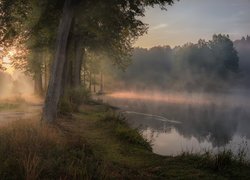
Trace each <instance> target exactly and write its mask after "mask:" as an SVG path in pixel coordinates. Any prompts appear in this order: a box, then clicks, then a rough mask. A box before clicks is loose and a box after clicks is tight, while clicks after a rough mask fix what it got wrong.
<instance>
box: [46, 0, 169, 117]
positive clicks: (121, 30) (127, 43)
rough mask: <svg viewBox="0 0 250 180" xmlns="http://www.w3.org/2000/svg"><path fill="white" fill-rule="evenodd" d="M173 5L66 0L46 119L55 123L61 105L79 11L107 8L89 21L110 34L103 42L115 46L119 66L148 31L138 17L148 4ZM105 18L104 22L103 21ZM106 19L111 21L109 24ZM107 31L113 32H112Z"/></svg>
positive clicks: (156, 1)
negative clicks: (133, 45) (135, 41)
mask: <svg viewBox="0 0 250 180" xmlns="http://www.w3.org/2000/svg"><path fill="white" fill-rule="evenodd" d="M172 3H173V1H172V0H150V1H148V0H145V1H137V0H134V1H133V0H132V1H131V0H130V1H116V0H110V1H105V2H103V1H80V0H65V2H64V9H63V13H62V17H61V22H60V25H59V28H58V34H57V43H56V51H55V59H54V61H53V66H52V74H51V77H50V82H49V87H48V92H47V96H46V99H45V105H44V111H43V117H42V119H43V120H45V121H46V122H53V121H54V120H55V119H56V115H57V106H58V102H59V98H60V92H61V87H62V84H61V83H62V76H63V69H64V65H65V62H66V48H67V44H68V37H69V34H70V29H71V25H72V21H73V18H74V15H76V14H78V12H79V11H77V10H79V8H82V9H81V11H82V10H86V11H89V7H100V8H101V7H105V9H104V11H96V12H98V13H97V14H98V15H97V16H96V17H97V18H93V19H92V18H89V20H95V19H96V20H99V21H95V24H97V25H98V27H99V28H102V29H103V30H104V32H106V33H105V35H107V36H106V38H103V40H105V41H103V44H108V47H113V48H112V53H114V52H116V53H115V55H116V56H113V58H114V59H115V60H116V62H117V63H118V64H122V61H121V59H123V57H128V56H127V55H128V52H129V51H130V50H131V43H132V42H133V40H134V38H136V37H137V36H139V35H142V34H143V33H144V32H145V31H144V28H145V24H144V23H142V22H141V21H140V20H137V19H136V17H138V16H143V15H144V12H145V7H146V6H148V5H150V6H153V5H155V4H159V5H160V6H161V7H162V8H164V7H165V5H167V4H172ZM93 5H94V6H93ZM90 10H93V8H92V9H91V8H90ZM74 13H75V14H74ZM85 15H87V14H85ZM91 15H92V13H91ZM107 15H109V16H107ZM103 17H104V19H102V18H103ZM106 17H107V18H108V19H109V20H110V21H107V19H106ZM101 20H103V21H101ZM123 20H124V21H123ZM103 22H105V26H104V25H103ZM83 23H84V22H83ZM108 24H110V26H108ZM107 30H109V32H108V33H107ZM108 34H109V36H108ZM102 37H105V36H102ZM93 40H94V39H93ZM107 40H108V41H107ZM109 40H112V41H109ZM99 42H100V41H99ZM114 50H115V51H114ZM110 54H111V52H110Z"/></svg>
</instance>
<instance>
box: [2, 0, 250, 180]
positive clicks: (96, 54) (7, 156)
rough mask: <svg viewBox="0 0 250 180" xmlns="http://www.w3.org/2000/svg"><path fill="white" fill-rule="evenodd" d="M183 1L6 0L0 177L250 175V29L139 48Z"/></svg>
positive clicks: (3, 13)
mask: <svg viewBox="0 0 250 180" xmlns="http://www.w3.org/2000/svg"><path fill="white" fill-rule="evenodd" d="M179 3H181V1H179V0H124V1H119V0H107V1H102V0H53V1H49V0H0V179H26V180H33V179H34V180H35V179H212V178H216V179H231V178H234V179H248V178H249V177H250V163H249V160H248V159H249V157H248V155H249V150H248V144H247V142H248V141H249V134H248V131H247V130H246V128H245V127H246V126H247V124H248V122H249V121H248V119H249V113H248V111H247V108H248V107H249V106H248V99H247V98H245V99H244V97H243V98H242V97H240V98H242V99H243V100H244V101H241V99H240V98H239V99H240V100H239V101H238V99H237V103H238V104H237V103H235V104H234V103H233V104H232V103H231V102H232V101H234V98H235V97H232V98H231V97H230V98H224V99H223V98H221V99H220V100H218V101H217V96H213V95H211V94H205V93H218V97H219V96H220V94H219V93H223V96H221V97H224V96H225V97H227V95H228V96H229V95H230V94H227V92H231V91H238V90H242V89H243V90H244V91H248V90H249V88H250V80H249V76H250V71H249V70H250V69H249V68H250V60H249V57H250V53H249V52H250V51H249V50H250V37H249V36H246V37H243V38H242V39H241V40H236V41H233V40H231V39H230V36H229V35H227V34H226V33H221V34H219V33H218V34H216V33H215V34H214V35H213V36H212V37H211V40H203V39H200V40H199V41H198V42H197V43H191V42H187V43H186V44H185V45H183V46H175V47H170V46H168V45H159V46H156V47H152V48H149V49H147V48H142V47H135V43H136V42H137V40H138V39H139V38H140V37H142V36H144V35H146V34H147V33H148V32H149V28H150V25H149V24H147V23H146V22H144V21H143V18H144V17H145V16H146V15H147V11H148V9H149V8H158V9H159V11H161V12H165V13H168V10H169V9H170V8H172V7H174V6H175V5H176V4H179ZM201 38H202V37H201ZM144 91H145V92H146V91H148V92H150V93H149V94H145V93H144ZM151 91H152V92H151ZM153 91H154V93H156V95H155V96H153V94H154V93H153ZM123 92H125V94H123ZM198 92H202V93H204V94H205V95H204V96H203V95H202V97H200V96H199V97H198V98H197V97H195V95H196V94H195V93H198ZM117 93H118V96H117ZM119 93H121V94H120V95H119ZM126 93H127V94H126ZM133 93H134V94H133ZM181 93H183V94H181ZM210 95H211V96H213V97H212V98H207V97H210ZM206 98H207V99H206ZM237 98H238V97H237ZM225 99H226V100H228V101H225ZM225 103H226V105H224V104H225ZM231 104H232V105H231ZM222 106H223V107H222ZM239 118H241V119H240V120H239ZM134 119H135V120H134ZM224 120H227V122H226V123H225V121H224ZM132 121H133V122H132ZM235 121H237V122H235ZM131 122H132V123H131ZM134 124H137V125H138V126H135V127H134ZM143 125H147V127H144V126H143ZM236 125H237V126H236ZM204 126H205V127H204ZM218 129H219V130H218ZM238 129H240V131H241V132H242V133H243V135H244V137H242V136H241V134H240V135H239V137H238V136H237V135H238V134H236V133H237V130H238ZM169 132H170V133H176V134H177V135H176V137H178V136H180V137H181V138H184V139H185V138H186V139H185V142H189V141H195V142H196V143H198V146H199V145H200V144H201V143H204V144H207V145H208V147H209V148H208V149H205V150H204V149H203V150H202V151H201V150H200V151H199V150H198V148H197V149H195V151H194V152H192V150H190V149H188V150H185V149H181V151H180V149H178V150H177V149H175V150H174V151H176V152H177V153H172V152H171V153H168V154H165V153H160V152H159V151H160V150H161V149H160V150H159V149H157V147H158V143H159V142H158V141H157V138H158V137H160V135H162V134H161V133H163V134H164V135H167V133H169ZM155 133H156V135H155ZM147 136H149V138H148V137H147ZM237 138H238V139H239V140H238V139H237ZM234 139H236V143H238V142H239V141H241V140H242V142H243V143H241V144H240V146H239V148H238V147H237V148H238V149H237V150H234V149H230V148H228V147H227V146H230V142H231V141H232V142H233V140H234ZM245 142H246V143H245ZM161 143H162V142H160V144H161ZM168 143H169V142H167V141H166V143H165V145H166V144H167V146H169V147H171V146H172V145H174V144H175V143H178V147H180V146H179V145H181V146H182V144H181V143H180V139H178V138H176V140H174V141H172V143H173V144H171V143H169V144H168ZM199 143H200V144H199ZM193 144H194V143H192V142H191V143H189V145H193ZM241 145H242V146H241ZM181 148H183V147H181ZM195 148H196V147H195ZM169 149H171V148H169ZM191 149H192V147H191ZM217 150H218V151H217ZM166 152H167V151H166Z"/></svg>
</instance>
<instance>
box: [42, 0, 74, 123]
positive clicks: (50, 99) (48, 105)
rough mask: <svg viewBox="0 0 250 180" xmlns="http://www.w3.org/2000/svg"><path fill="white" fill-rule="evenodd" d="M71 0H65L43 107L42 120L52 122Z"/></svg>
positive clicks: (65, 43)
mask: <svg viewBox="0 0 250 180" xmlns="http://www.w3.org/2000/svg"><path fill="white" fill-rule="evenodd" d="M72 1H73V0H65V2H64V9H63V14H62V18H61V21H60V24H59V28H58V34H57V42H56V52H55V59H54V62H53V66H52V72H51V76H50V80H49V86H48V91H47V95H46V99H45V104H44V108H43V115H42V120H43V121H45V122H49V123H52V122H54V121H55V120H56V117H57V107H58V102H59V98H60V93H61V87H62V76H63V69H64V65H65V61H66V49H67V44H68V36H69V32H70V28H71V24H72V19H73V14H74V13H73V9H74V8H73V5H72Z"/></svg>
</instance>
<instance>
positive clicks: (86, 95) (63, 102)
mask: <svg viewBox="0 0 250 180" xmlns="http://www.w3.org/2000/svg"><path fill="white" fill-rule="evenodd" d="M89 100H90V92H89V91H88V90H86V89H85V88H83V87H78V88H73V89H67V90H66V91H65V93H64V96H63V97H62V98H61V99H60V102H59V114H63V115H67V114H70V113H72V112H74V111H78V107H79V106H80V105H81V104H83V103H87V102H88V101H89Z"/></svg>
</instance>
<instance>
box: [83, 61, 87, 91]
mask: <svg viewBox="0 0 250 180" xmlns="http://www.w3.org/2000/svg"><path fill="white" fill-rule="evenodd" d="M86 73H87V67H86V59H84V60H83V86H84V88H86V89H87V87H86Z"/></svg>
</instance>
